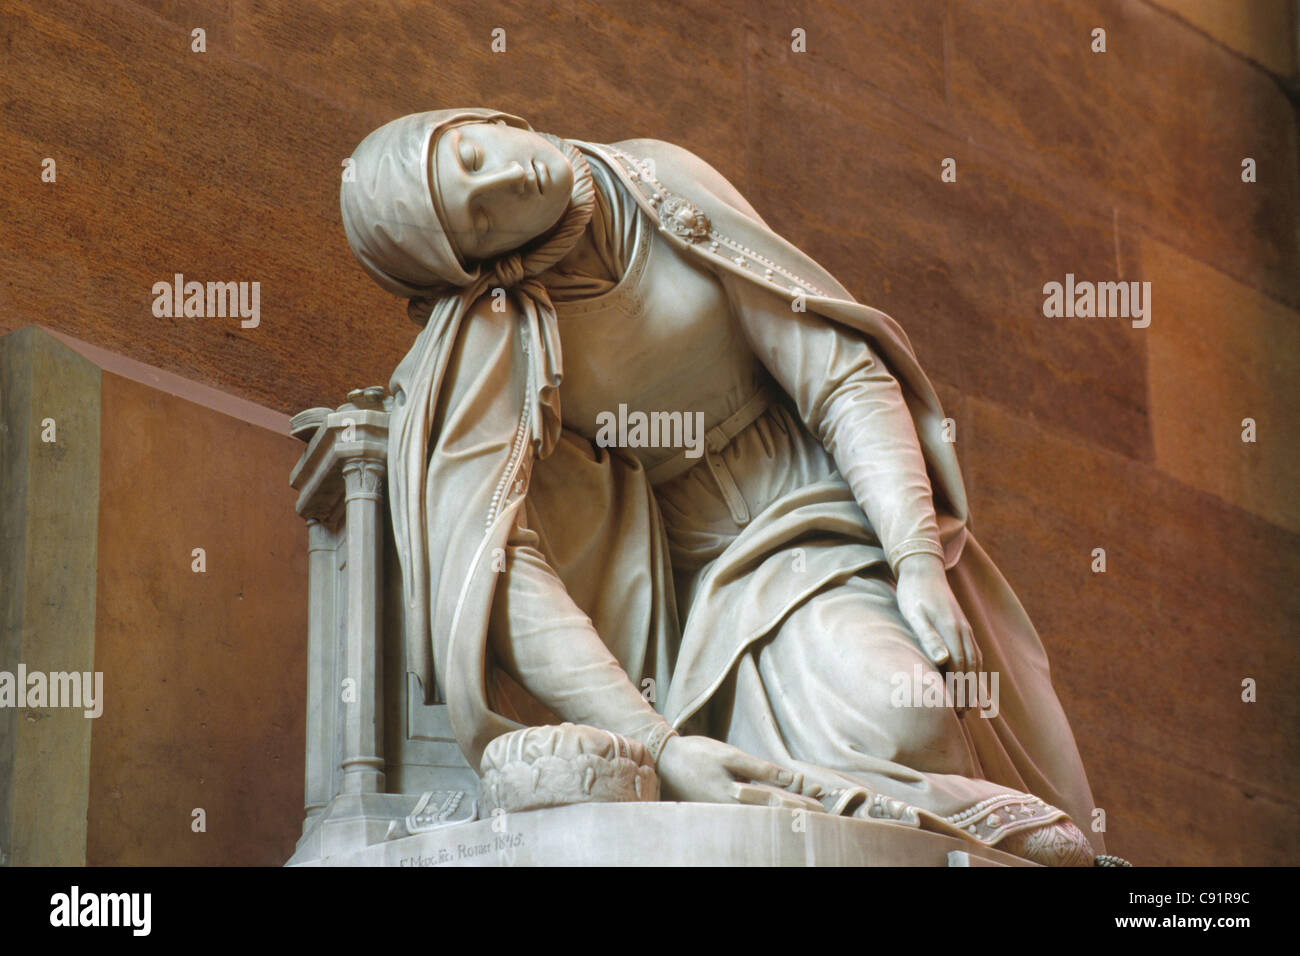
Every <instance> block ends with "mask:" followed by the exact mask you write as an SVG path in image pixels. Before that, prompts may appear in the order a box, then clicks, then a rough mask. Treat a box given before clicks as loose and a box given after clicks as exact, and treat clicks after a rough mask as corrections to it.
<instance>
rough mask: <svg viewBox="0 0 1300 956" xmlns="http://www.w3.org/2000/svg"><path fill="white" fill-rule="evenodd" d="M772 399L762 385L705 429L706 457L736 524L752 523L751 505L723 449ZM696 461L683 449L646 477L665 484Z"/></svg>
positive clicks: (649, 471) (654, 482)
mask: <svg viewBox="0 0 1300 956" xmlns="http://www.w3.org/2000/svg"><path fill="white" fill-rule="evenodd" d="M771 403H772V400H771V397H770V396H769V395H768V392H767V389H765V388H761V389H759V390H758V391H757V392H755V393H754V394H753V395H751V396H750V397H749V398H748V399H747V400H746V401H745V404H743V405H741V406H740V407H739V408H738V409H736V410H735V411H734V412H732V413H731V414H730V415H728V416H727V417H726V418H725V419H723V420H722V421H721V422H720V423H718V424H717V425H714V426H713V427H712V428H710V429H709V430H708V431H707V432H705V433H704V460H705V462H707V463H708V466H709V471H710V472H711V473H712V475H713V480H714V481H716V482H717V483H718V490H719V491H720V492H722V498H723V500H724V501H726V503H727V507H728V508H730V509H731V518H732V520H733V521H735V522H736V524H740V525H743V524H748V523H749V517H750V515H749V505H747V504H746V503H745V498H744V496H743V495H742V494H741V493H740V486H739V485H737V484H736V479H735V476H734V475H732V473H731V469H729V468H728V467H727V465H726V462H724V461H723V460H722V454H721V452H722V450H723V449H724V448H726V447H727V445H729V444H731V440H732V439H733V438H735V437H736V436H737V435H739V434H740V433H741V432H742V431H744V430H745V429H746V428H748V427H749V426H750V425H752V424H753V423H754V422H755V421H757V420H758V417H759V416H760V415H762V414H763V412H765V411H767V407H768V406H769V405H770V404H771ZM696 461H697V459H694V458H690V457H688V456H687V454H686V452H685V451H682V452H680V453H678V454H676V455H674V456H673V457H672V458H669V459H668V460H667V461H664V462H660V463H659V464H657V465H655V466H654V467H653V468H651V469H649V470H648V471H647V472H646V477H647V478H649V479H650V483H651V484H652V485H657V484H662V483H663V482H665V481H669V480H670V479H672V478H676V477H677V476H678V475H681V474H684V473H685V472H687V471H689V470H690V469H691V468H692V467H693V466H694V465H695V463H696Z"/></svg>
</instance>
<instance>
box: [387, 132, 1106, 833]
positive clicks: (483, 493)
mask: <svg viewBox="0 0 1300 956" xmlns="http://www.w3.org/2000/svg"><path fill="white" fill-rule="evenodd" d="M573 142H574V143H575V145H577V146H578V148H579V149H581V150H582V151H584V152H586V153H588V154H595V155H597V156H599V157H600V158H602V159H603V160H604V161H605V163H606V164H607V165H608V166H609V167H610V168H611V169H612V170H613V171H614V172H615V173H616V174H617V175H618V177H619V180H620V181H621V183H622V185H623V186H624V187H625V188H626V189H627V190H628V191H629V193H630V195H632V196H633V197H634V198H635V199H636V200H637V203H638V205H639V206H640V208H641V209H642V211H643V212H644V213H645V214H646V215H647V216H649V217H650V221H651V222H652V223H653V224H654V225H655V226H656V228H657V230H658V233H659V235H660V236H662V237H663V238H664V239H666V240H667V241H668V242H671V243H673V244H674V245H675V246H676V247H677V248H678V249H679V250H682V251H683V252H684V253H685V254H686V255H688V256H690V257H692V260H693V261H695V262H697V263H699V264H700V265H702V266H703V267H705V268H707V269H709V270H711V271H713V272H714V273H715V274H717V275H719V277H720V278H721V277H723V276H729V277H738V278H739V279H741V280H744V281H746V282H752V283H757V284H759V285H761V286H764V287H766V288H768V289H770V290H771V291H772V292H774V293H775V294H779V295H782V296H784V297H786V298H787V299H793V298H794V297H796V296H801V297H802V298H803V304H804V306H805V308H806V310H807V312H808V313H810V314H813V313H815V314H817V315H820V316H822V317H823V318H824V319H826V320H828V321H831V322H834V323H837V324H838V325H839V326H840V327H841V328H842V329H843V330H847V331H849V332H851V333H852V334H854V335H858V336H861V337H862V338H863V339H864V340H865V341H866V342H868V343H869V344H870V346H871V348H872V349H873V350H874V352H875V354H876V355H877V356H879V357H880V358H881V360H882V361H884V362H885V363H886V364H887V365H888V367H889V369H890V371H891V373H892V374H893V375H894V377H895V378H896V379H897V380H898V382H899V385H900V387H901V389H902V392H903V395H904V397H905V400H906V403H907V407H908V409H909V411H910V413H911V416H912V419H913V423H914V425H915V427H916V433H917V437H918V439H919V443H920V447H921V450H922V453H923V455H924V458H925V462H926V467H927V471H928V473H929V477H930V481H931V486H932V489H933V497H934V506H935V514H936V517H937V520H938V526H939V532H940V540H941V542H942V545H943V548H944V553H945V558H944V564H945V567H946V568H947V575H948V581H949V584H950V586H951V587H952V590H953V593H954V595H955V596H956V598H957V600H958V601H959V603H960V604H961V606H962V609H963V611H964V612H965V614H966V617H967V619H968V620H969V621H970V624H971V626H972V628H973V629H974V633H975V638H976V642H977V644H978V645H979V647H980V650H981V652H982V654H983V659H984V669H985V670H986V671H992V672H997V673H999V674H1000V701H999V705H1000V709H999V713H998V715H997V716H996V717H994V718H991V719H984V718H981V719H974V720H966V721H964V722H963V723H964V725H965V726H966V728H967V732H968V734H969V737H970V742H971V744H972V746H973V749H974V751H975V753H976V755H977V757H978V760H979V762H980V766H981V769H982V772H983V776H984V778H985V779H987V780H989V781H992V782H994V783H997V784H1000V785H1002V786H1006V787H1009V788H1012V789H1015V790H1019V791H1022V792H1027V793H1030V794H1033V795H1035V796H1037V797H1040V798H1041V799H1043V800H1045V801H1047V802H1048V803H1050V804H1052V805H1054V806H1056V807H1059V808H1061V809H1062V810H1064V811H1065V812H1066V813H1067V814H1069V815H1070V817H1071V818H1072V819H1074V820H1075V821H1076V822H1083V821H1086V820H1089V819H1091V815H1092V810H1093V807H1094V803H1093V800H1092V795H1091V792H1090V789H1089V786H1088V782H1087V778H1086V775H1085V773H1084V769H1083V764H1082V761H1081V759H1080V757H1079V754H1078V750H1077V747H1076V745H1075V742H1074V737H1073V734H1072V733H1071V730H1070V727H1069V724H1068V721H1067V720H1066V717H1065V714H1064V712H1063V710H1062V709H1061V706H1060V703H1059V701H1058V700H1057V697H1056V694H1055V692H1054V691H1053V689H1052V686H1051V680H1050V675H1049V669H1048V662H1047V657H1046V654H1045V652H1044V650H1043V647H1042V644H1041V642H1040V641H1039V639H1038V635H1037V633H1036V632H1035V630H1034V628H1033V625H1032V624H1031V623H1030V621H1029V619H1028V617H1027V615H1026V614H1025V612H1024V609H1023V608H1022V607H1021V605H1020V602H1019V601H1018V600H1017V599H1016V597H1015V595H1014V593H1013V592H1012V591H1011V588H1010V586H1009V585H1008V584H1007V582H1006V580H1005V579H1004V578H1003V577H1002V575H1001V574H1000V573H999V572H998V570H997V568H996V567H995V566H994V564H993V563H992V561H991V560H990V559H989V558H988V556H987V555H986V554H985V552H984V551H983V549H982V548H981V547H980V546H979V544H978V542H976V540H975V538H974V535H973V534H972V532H971V530H970V527H969V515H968V511H967V502H966V493H965V488H964V485H963V482H962V477H961V472H960V469H959V467H958V463H957V458H956V454H955V451H954V447H953V445H952V444H951V443H949V442H947V441H945V440H944V437H943V431H944V424H943V423H944V415H943V411H942V409H941V408H940V404H939V400H938V396H937V395H936V394H935V391H934V387H933V385H932V384H931V383H930V381H929V379H928V377H927V376H926V375H925V373H924V372H923V371H922V369H921V367H920V365H919V363H918V361H917V358H916V355H915V353H914V352H913V350H912V347H911V344H910V343H909V341H908V339H907V336H906V334H905V333H904V332H903V330H902V329H901V328H900V327H899V326H898V324H897V323H896V322H895V321H894V320H893V319H892V318H890V317H889V316H888V315H886V314H884V313H883V312H880V311H878V310H876V309H873V308H870V307H869V306H865V305H862V304H861V303H858V302H855V301H854V300H853V298H852V296H851V295H850V294H849V292H848V291H847V290H846V289H845V288H844V287H843V286H841V285H840V284H839V282H837V281H836V280H835V278H834V277H833V276H832V275H831V274H830V273H829V272H827V271H826V270H825V269H824V268H822V267H821V266H820V265H818V264H817V263H816V262H814V261H813V260H812V259H811V258H809V257H808V256H807V255H805V254H804V253H803V252H801V251H800V250H799V249H797V248H796V247H795V246H793V245H791V244H790V243H788V242H786V241H785V240H784V239H782V238H781V237H780V236H778V235H777V234H776V233H774V232H773V231H772V230H771V229H770V228H768V226H767V225H766V223H764V222H763V220H762V219H761V218H760V217H759V216H758V214H757V213H756V212H755V211H754V210H753V209H752V208H751V207H750V206H749V204H748V203H747V202H746V201H745V199H744V198H743V197H742V196H741V195H740V193H739V192H738V191H737V190H736V189H735V188H734V187H733V186H732V185H731V184H730V183H729V182H727V180H726V179H725V178H723V177H722V175H721V174H719V173H718V172H717V171H716V170H714V169H713V168H712V167H711V166H709V165H708V164H707V163H705V162H704V161H703V160H701V159H700V158H699V157H697V156H695V155H694V154H692V153H690V152H689V151H687V150H684V149H682V148H680V147H677V146H674V145H672V144H669V143H664V142H661V141H657V140H646V139H642V140H629V141H625V142H622V143H617V144H613V145H600V144H594V143H584V142H577V141H573ZM528 281H536V280H528ZM480 285H481V284H479V285H476V286H475V287H474V288H473V289H471V290H467V291H466V293H464V295H465V297H466V298H465V299H464V300H463V301H462V302H460V303H459V307H457V306H456V304H455V303H453V302H452V301H450V300H445V301H444V302H442V303H441V304H439V305H438V306H437V307H436V308H435V309H434V311H433V314H432V315H431V316H430V319H429V321H428V323H427V324H426V326H425V328H424V330H423V331H422V332H421V333H420V335H419V336H418V337H417V339H416V342H415V344H414V346H413V347H412V349H411V351H410V353H409V354H408V355H407V356H406V358H405V359H404V360H403V361H402V363H401V364H400V365H399V366H398V368H397V370H396V371H395V372H394V375H393V378H392V383H391V389H392V391H393V395H394V407H393V414H392V428H391V430H390V449H389V457H390V473H391V478H390V503H391V507H392V515H393V527H394V536H395V539H396V544H397V552H398V554H399V556H400V558H401V562H402V570H403V585H404V594H405V598H406V607H405V626H406V639H407V654H406V659H407V666H408V669H409V670H410V671H411V672H413V673H414V674H416V676H417V677H418V678H419V679H420V681H421V684H422V686H423V688H424V692H425V694H426V698H428V699H431V697H432V695H433V693H434V681H435V679H436V681H437V685H438V686H439V687H441V689H442V691H443V694H444V695H445V699H446V702H447V705H448V711H449V718H450V722H451V726H452V729H453V731H454V733H455V734H456V737H457V740H458V741H459V743H460V746H461V748H462V750H463V751H464V753H465V755H466V757H467V759H468V760H469V761H470V762H471V765H473V766H477V765H478V762H479V760H480V759H481V756H482V753H483V750H484V748H485V747H486V746H487V744H488V743H489V742H490V741H491V740H492V739H493V738H495V737H497V736H499V735H500V734H503V733H508V732H510V731H512V730H517V729H519V728H520V727H521V726H523V724H521V723H520V719H523V720H525V721H528V720H529V713H530V710H529V707H528V705H527V703H526V702H520V700H519V698H520V694H519V689H518V687H517V686H515V687H510V686H508V685H509V681H508V679H507V680H504V681H503V679H502V676H501V672H500V670H499V669H497V668H496V667H495V666H494V665H493V661H492V656H491V652H490V646H489V641H488V627H489V619H490V615H491V606H492V600H493V595H494V593H495V589H496V586H497V583H498V581H499V580H500V577H501V573H502V571H503V570H505V568H504V565H503V558H504V555H505V554H506V546H507V538H508V537H509V535H510V532H511V530H512V528H513V527H514V526H515V524H516V522H518V521H519V520H520V519H521V517H523V516H524V515H526V520H527V524H528V526H529V527H530V528H531V529H533V530H534V531H536V532H537V533H538V535H539V538H540V540H541V549H542V552H543V554H544V555H545V556H546V558H547V560H548V562H549V563H551V565H552V567H553V568H554V569H555V571H556V572H557V574H558V575H559V576H560V578H561V580H562V581H563V582H564V584H565V587H566V589H567V590H568V591H569V593H570V596H571V597H572V598H573V599H574V601H575V603H577V605H578V606H579V607H580V608H581V609H582V610H583V611H584V612H586V613H587V614H588V615H589V616H590V617H591V619H592V623H593V624H594V626H595V627H596V630H597V632H598V633H599V634H600V635H601V638H602V640H604V642H605V643H606V644H607V646H609V648H610V650H611V651H612V652H613V653H614V655H615V657H617V658H618V660H619V662H620V664H621V665H622V666H623V667H624V669H625V670H626V671H627V673H628V674H629V676H630V677H631V678H632V679H633V680H634V681H639V680H641V679H642V678H643V677H645V676H649V677H653V678H654V679H655V681H656V686H657V688H659V694H658V698H657V699H658V701H659V703H657V704H656V706H657V708H658V709H660V711H661V712H662V713H663V715H664V716H665V717H666V718H667V719H668V720H669V721H670V722H671V723H672V724H673V725H674V726H675V727H679V728H680V727H682V726H683V725H684V724H686V723H687V721H689V720H690V719H691V718H692V717H693V716H694V715H695V714H697V712H699V711H700V709H701V708H702V707H703V706H704V705H705V704H706V703H707V702H708V700H709V698H710V695H711V694H712V693H713V692H714V691H715V690H717V689H718V688H719V687H720V686H721V685H722V684H723V682H724V681H725V680H726V678H727V676H728V674H729V672H730V671H731V669H732V668H733V667H734V665H735V662H736V661H737V660H738V659H739V658H740V656H741V655H742V653H743V652H744V651H745V649H746V648H747V647H749V646H750V645H751V644H752V643H753V642H755V641H758V640H760V639H761V638H763V637H764V636H765V635H766V634H768V633H769V632H771V631H772V629H773V628H774V627H775V626H776V625H777V624H778V623H779V622H780V620H781V618H782V617H783V616H784V614H785V613H786V612H788V610H789V607H790V601H791V599H792V595H791V594H790V588H789V587H788V586H787V587H780V586H765V585H768V584H776V582H775V581H774V580H773V575H774V571H773V569H772V568H773V565H772V562H770V561H768V560H766V559H767V558H769V557H770V556H771V555H772V554H773V553H774V551H777V550H779V549H780V548H782V547H783V546H784V545H785V544H788V543H789V542H791V541H792V540H793V536H794V535H795V534H796V533H797V529H792V528H786V527H783V525H782V515H781V514H780V513H779V509H769V510H774V511H777V512H778V513H774V514H771V515H763V514H760V515H758V516H756V518H755V520H754V521H753V522H752V524H751V525H750V526H747V527H746V528H745V530H744V532H742V534H741V535H740V536H738V538H737V539H736V540H735V541H734V542H733V543H732V545H731V546H729V547H728V548H727V550H726V551H725V552H724V553H723V554H722V555H721V556H720V557H719V558H718V559H717V562H716V565H715V567H714V568H712V569H711V571H710V587H709V589H708V595H707V599H705V600H696V601H694V602H693V605H692V608H691V611H690V614H689V615H688V616H687V620H686V621H685V627H684V629H683V630H682V631H681V633H680V638H679V636H678V633H677V615H676V609H675V607H674V606H673V588H672V586H671V580H672V570H671V567H670V565H669V560H668V554H667V544H666V541H665V538H664V534H663V529H662V526H661V523H660V519H659V516H658V509H657V507H656V505H655V502H654V497H653V493H652V491H651V488H650V485H649V482H648V480H647V479H646V475H645V472H644V471H643V470H642V469H641V467H640V465H639V464H638V463H637V461H636V460H635V459H634V458H632V457H631V456H629V455H624V454H620V453H618V452H612V451H610V450H606V449H595V448H593V447H592V446H591V444H590V443H589V442H588V441H587V440H586V439H583V438H581V437H579V436H576V435H573V434H571V433H569V432H567V431H563V430H562V428H561V425H560V408H559V384H560V378H561V371H562V363H561V355H560V344H559V342H560V337H559V332H558V328H557V327H556V324H555V322H556V320H555V315H554V312H553V311H550V310H547V309H545V308H539V307H538V306H537V295H536V293H537V291H538V290H536V289H535V287H534V288H533V289H531V290H530V294H529V295H528V296H513V297H511V300H510V303H509V308H507V309H506V310H505V311H499V310H498V309H494V308H493V307H492V305H493V303H492V300H491V297H490V296H483V295H482V291H483V290H482V288H480ZM470 296H474V297H475V298H473V300H472V301H471V300H470V298H469V297H470ZM832 524H833V522H832ZM869 560H871V559H864V560H863V563H864V564H865V563H868V561H869ZM852 570H853V569H849V571H850V573H851V571H852ZM844 571H845V569H844V568H842V567H841V568H838V569H827V570H826V571H825V573H824V574H823V575H822V577H821V578H820V579H818V576H817V575H816V574H814V575H813V576H812V579H813V580H812V583H811V585H809V586H803V587H802V589H803V592H804V594H805V595H806V594H807V593H811V591H812V590H816V588H818V587H821V586H825V585H827V584H831V583H833V581H834V577H835V575H836V574H840V575H842V574H843V573H844ZM786 577H787V578H788V577H789V576H788V575H787V576H786ZM794 599H795V600H796V601H797V600H798V599H799V596H794ZM557 666H561V667H562V666H563V663H562V662H557ZM665 687H666V688H667V690H666V691H665V690H664V688H665ZM537 710H538V709H537V708H536V707H534V708H533V709H532V713H536V712H537ZM533 719H536V718H533ZM1089 829H1090V828H1089ZM1089 837H1090V839H1092V840H1093V843H1094V845H1095V847H1096V849H1097V851H1098V852H1103V849H1104V848H1103V846H1102V843H1101V840H1100V837H1099V835H1098V834H1095V833H1090V834H1089Z"/></svg>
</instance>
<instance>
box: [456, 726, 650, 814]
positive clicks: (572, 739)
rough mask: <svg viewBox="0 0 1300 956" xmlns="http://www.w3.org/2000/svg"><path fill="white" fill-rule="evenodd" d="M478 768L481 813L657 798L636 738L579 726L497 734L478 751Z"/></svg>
mask: <svg viewBox="0 0 1300 956" xmlns="http://www.w3.org/2000/svg"><path fill="white" fill-rule="evenodd" d="M479 772H480V774H481V775H482V778H483V784H482V787H481V788H480V798H479V799H480V805H481V807H482V810H483V812H485V813H491V812H492V811H493V810H495V809H496V808H498V807H500V808H501V809H503V810H506V811H509V812H516V811H522V810H537V809H540V808H542V807H560V806H564V805H566V804H570V803H617V802H632V801H646V802H652V801H655V800H658V799H659V778H658V776H657V775H656V774H655V770H654V765H653V763H652V761H651V760H650V756H649V754H647V753H646V750H645V747H643V746H642V745H641V743H640V742H639V741H636V740H630V739H628V738H627V737H621V736H619V735H618V734H614V733H610V732H609V731H607V730H598V729H597V728H595V727H586V726H583V725H581V724H558V725H553V726H547V727H528V728H526V729H524V730H516V731H514V732H512V733H508V734H502V735H501V736H500V737H498V738H496V739H495V740H494V741H492V742H491V743H490V744H488V746H487V749H486V750H484V751H483V760H482V762H481V764H480V766H479Z"/></svg>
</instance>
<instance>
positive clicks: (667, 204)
mask: <svg viewBox="0 0 1300 956" xmlns="http://www.w3.org/2000/svg"><path fill="white" fill-rule="evenodd" d="M659 222H660V223H661V224H662V225H663V227H664V228H665V229H667V230H668V231H669V232H671V233H672V234H673V235H674V236H680V237H681V238H682V239H688V240H690V241H691V242H699V241H700V240H701V239H707V238H708V235H709V228H710V226H709V217H708V216H706V215H704V210H703V209H701V208H700V207H699V206H697V205H695V203H693V202H690V201H689V200H686V199H682V198H681V197H680V196H669V197H667V198H666V199H664V201H663V202H661V203H660V204H659Z"/></svg>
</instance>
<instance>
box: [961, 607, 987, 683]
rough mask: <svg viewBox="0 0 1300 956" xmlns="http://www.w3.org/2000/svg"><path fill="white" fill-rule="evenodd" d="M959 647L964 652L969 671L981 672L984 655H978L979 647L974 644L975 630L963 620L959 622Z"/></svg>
mask: <svg viewBox="0 0 1300 956" xmlns="http://www.w3.org/2000/svg"><path fill="white" fill-rule="evenodd" d="M961 645H962V648H963V649H964V650H965V652H966V660H967V662H968V664H969V666H970V668H971V670H974V671H981V670H983V669H984V655H983V654H981V653H980V649H979V645H978V644H976V643H975V629H974V628H973V627H971V626H970V622H969V621H966V620H964V619H963V620H962V622H961Z"/></svg>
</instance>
